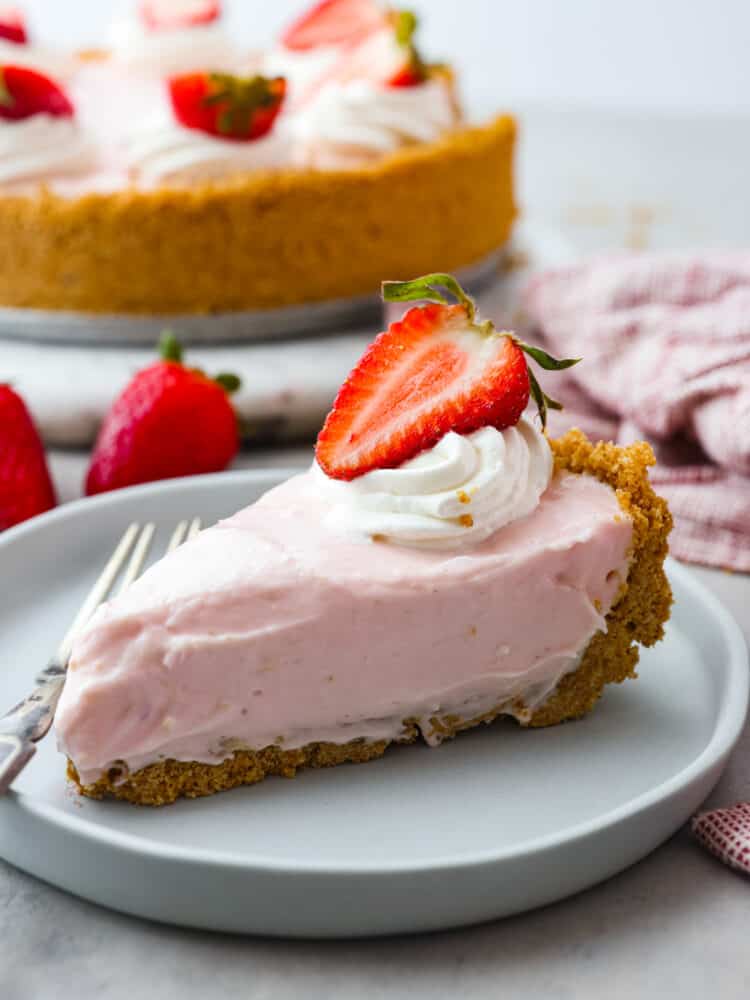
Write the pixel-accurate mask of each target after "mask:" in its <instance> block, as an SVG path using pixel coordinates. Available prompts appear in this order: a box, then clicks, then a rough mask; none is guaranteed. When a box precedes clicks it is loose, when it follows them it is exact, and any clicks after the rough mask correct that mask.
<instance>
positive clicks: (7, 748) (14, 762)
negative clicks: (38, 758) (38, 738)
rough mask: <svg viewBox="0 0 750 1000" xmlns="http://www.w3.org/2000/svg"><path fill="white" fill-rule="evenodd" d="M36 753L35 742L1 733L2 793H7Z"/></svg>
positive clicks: (0, 787)
mask: <svg viewBox="0 0 750 1000" xmlns="http://www.w3.org/2000/svg"><path fill="white" fill-rule="evenodd" d="M35 753H36V744H35V743H31V742H30V741H29V740H25V739H23V738H22V737H20V736H13V735H11V734H10V733H5V734H3V733H0V795H5V793H6V792H7V791H8V790H9V789H10V786H11V785H12V784H13V782H14V781H15V780H16V778H17V777H18V775H19V774H20V773H21V771H23V769H24V768H25V767H26V765H27V764H28V763H29V761H30V760H31V758H32V757H33V756H34V754H35Z"/></svg>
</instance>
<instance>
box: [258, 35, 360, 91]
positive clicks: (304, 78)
mask: <svg viewBox="0 0 750 1000" xmlns="http://www.w3.org/2000/svg"><path fill="white" fill-rule="evenodd" d="M340 54H341V49H340V48H339V47H338V46H336V45H318V46H316V47H315V48H312V49H305V50H302V51H295V50H292V49H287V48H285V47H284V46H283V45H279V46H277V47H276V48H274V49H271V50H270V52H267V53H266V54H265V55H264V56H263V68H262V72H263V73H264V74H265V75H266V76H284V77H286V80H287V85H288V86H289V89H290V97H293V98H297V97H301V96H302V95H304V94H305V93H306V92H307V90H308V89H309V88H310V87H312V86H313V85H314V84H315V83H316V82H317V81H318V80H320V79H321V78H322V77H323V75H324V74H325V73H328V72H329V71H330V70H331V69H332V68H333V66H334V65H335V63H336V60H337V59H338V58H339V57H340Z"/></svg>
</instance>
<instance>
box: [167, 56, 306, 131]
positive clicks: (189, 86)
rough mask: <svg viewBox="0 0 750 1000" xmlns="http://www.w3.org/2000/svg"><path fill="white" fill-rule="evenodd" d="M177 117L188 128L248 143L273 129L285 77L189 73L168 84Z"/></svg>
mask: <svg viewBox="0 0 750 1000" xmlns="http://www.w3.org/2000/svg"><path fill="white" fill-rule="evenodd" d="M169 95H170V98H171V101H172V107H173V109H174V113H175V117H176V118H177V120H178V121H179V122H180V124H182V125H184V126H185V128H190V129H195V130H196V131H200V132H206V133H207V134H208V135H213V136H216V137H217V138H222V139H234V140H236V141H240V142H248V141H251V140H253V139H259V138H261V136H263V135H265V134H266V133H267V132H269V131H270V130H271V128H272V127H273V123H274V121H275V120H276V117H277V116H278V114H279V112H280V111H281V106H282V104H283V102H284V98H285V95H286V81H285V79H284V77H282V76H279V77H273V78H271V77H266V76H252V77H240V76H233V75H232V74H230V73H188V74H185V75H183V76H175V77H172V79H171V80H170V81H169Z"/></svg>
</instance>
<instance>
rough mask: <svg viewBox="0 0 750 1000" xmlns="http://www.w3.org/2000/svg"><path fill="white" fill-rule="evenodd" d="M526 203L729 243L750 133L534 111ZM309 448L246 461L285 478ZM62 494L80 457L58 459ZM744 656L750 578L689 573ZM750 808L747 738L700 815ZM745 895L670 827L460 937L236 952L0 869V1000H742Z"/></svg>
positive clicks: (599, 224)
mask: <svg viewBox="0 0 750 1000" xmlns="http://www.w3.org/2000/svg"><path fill="white" fill-rule="evenodd" d="M522 121H523V125H524V136H525V139H524V145H523V148H522V153H521V158H520V175H521V195H522V201H523V203H524V205H526V206H529V209H530V210H529V215H530V216H532V217H536V218H538V219H540V220H543V221H544V223H545V225H551V226H556V227H558V228H559V229H561V230H562V231H563V232H564V233H565V235H566V236H567V237H568V238H570V239H571V241H572V242H573V243H574V244H575V245H576V246H578V247H579V248H580V249H582V250H589V249H595V248H598V247H607V246H623V245H627V246H632V247H643V246H649V245H650V246H658V247H663V246H691V245H696V246H697V245H711V246H716V245H725V246H727V245H736V244H738V243H739V242H740V241H742V240H746V238H747V233H748V232H750V199H747V198H746V197H745V194H744V190H745V187H746V177H747V164H748V162H749V159H750V157H749V156H748V154H750V122H748V121H732V120H729V119H712V120H707V119H706V120H698V119H696V120H693V119H688V118H683V119H671V118H670V119H667V118H665V119H656V118H654V119H648V120H644V119H641V118H638V117H635V116H629V115H609V116H604V115H601V114H598V113H593V112H592V113H588V112H587V113H583V112H567V113H551V112H545V111H540V110H529V111H528V112H527V113H526V114H525V115H524V116H523V119H522ZM307 454H308V453H307V451H305V450H302V451H299V450H297V451H293V452H279V453H274V454H273V455H270V456H269V455H265V454H254V455H246V456H244V457H243V462H242V464H256V465H260V464H268V461H272V462H273V463H274V464H278V465H290V464H298V463H300V462H301V461H303V460H304V459H305V457H306V456H307ZM54 468H55V473H56V475H57V477H58V481H59V482H60V484H61V490H62V493H63V496H64V497H67V496H70V495H71V494H72V493H73V491H74V490H75V488H76V484H77V483H78V482H79V481H80V476H81V474H82V469H83V459H82V458H81V457H80V456H78V455H75V454H72V453H71V454H67V455H66V454H59V455H56V456H55V457H54ZM695 572H696V573H697V575H698V576H699V578H700V579H701V580H702V581H703V582H704V583H705V584H706V585H707V586H708V587H709V588H710V589H711V590H713V591H714V593H716V594H717V595H718V596H719V597H720V598H721V599H722V600H723V601H724V602H725V603H726V604H727V606H728V607H729V608H730V610H732V611H733V613H734V615H735V616H736V617H737V619H738V620H739V621H740V623H741V625H742V628H743V630H744V633H745V636H746V638H747V639H748V641H749V642H750V577H747V576H741V575H732V574H728V573H723V572H720V571H716V570H708V569H696V570H695ZM742 798H750V731H747V730H746V732H745V734H744V736H743V739H742V741H741V743H740V746H739V747H738V749H737V751H736V752H735V754H734V756H733V758H732V760H731V762H730V764H729V767H728V768H727V771H726V773H725V774H724V777H723V778H722V780H721V782H720V783H719V785H718V786H717V788H716V789H715V791H714V793H713V794H712V796H711V799H710V800H709V801H710V804H730V803H733V802H735V801H737V800H738V799H742ZM749 912H750V882H749V881H748V880H746V879H744V878H742V877H741V876H739V875H736V874H734V873H732V872H730V871H729V870H728V869H726V868H724V867H723V866H722V865H720V864H719V863H718V862H716V861H715V860H713V859H712V858H711V857H709V856H708V855H707V854H705V853H704V852H703V851H701V850H700V849H698V847H697V846H696V845H695V843H694V842H693V841H692V839H691V838H690V836H689V834H688V833H687V831H685V830H683V831H681V832H680V833H678V834H677V835H676V836H675V837H673V838H672V839H671V840H670V841H669V842H668V843H666V844H665V845H664V846H662V847H661V848H659V849H658V850H657V851H655V852H654V853H653V854H652V855H651V856H649V857H648V858H646V859H645V860H644V861H642V862H641V863H640V864H638V865H636V866H635V867H634V868H631V869H630V870H628V871H626V872H624V873H622V874H621V875H619V876H617V877H616V878H613V879H611V880H610V881H608V882H606V883H604V884H603V885H600V886H598V887H596V888H594V889H591V890H589V891H587V892H585V893H582V894H580V895H579V896H576V897H574V898H572V899H569V900H567V901H564V902H562V903H558V904H556V905H554V906H550V907H547V908H545V909H543V910H539V911H537V912H534V913H529V914H526V915H523V916H519V917H514V918H510V919H507V920H504V921H500V922H497V923H494V924H489V925H485V926H481V927H476V928H472V929H468V930H462V931H454V932H447V933H444V934H433V935H428V936H422V937H416V938H393V939H384V940H378V941H369V942H368V941H364V942H342V943H336V942H325V943H321V942H304V943H303V942H287V941H266V940H260V939H248V938H232V937H227V936H223V935H210V934H202V933H197V932H193V931H185V930H180V929H175V928H170V927H163V926H158V925H155V924H149V923H146V922H143V921H139V920H136V919H133V918H130V917H124V916H120V915H118V914H115V913H110V912H108V911H105V910H102V909H99V908H97V907H95V906H93V905H91V904H89V903H85V902H82V901H80V900H78V899H75V898H73V897H70V896H67V895H65V894H64V893H62V892H59V891H58V890H56V889H52V888H50V887H48V886H46V885H44V884H42V883H40V882H38V881H36V880H35V879H33V878H31V877H29V876H27V875H24V874H22V873H20V872H18V871H15V870H14V869H12V868H10V867H9V866H7V865H4V864H2V863H1V862H0V942H1V944H0V995H1V996H2V997H3V1000H47V998H58V997H67V996H75V997H76V998H77V1000H89V998H94V997H95V998H97V1000H110V998H112V1000H115V998H124V997H141V996H144V997H145V996H158V997H159V998H163V1000H172V998H174V1000H177V998H180V1000H183V998H185V1000H192V998H196V1000H197V998H199V997H200V998H204V997H211V998H213V997H223V996H243V997H247V998H258V1000H261V998H262V1000H282V998H298V997H304V998H306V1000H314V998H318V997H320V998H342V1000H344V998H346V1000H355V998H360V997H362V998H365V997H367V998H379V997H402V996H403V997H406V996H409V997H424V998H427V997H429V998H430V1000H437V998H440V997H454V996H457V995H461V996H462V997H464V998H465V1000H473V998H489V997H495V996H500V995H502V996H509V997H516V996H521V995H523V996H524V997H526V998H536V997H539V998H542V997H543V998H561V1000H563V998H586V997H590V998H596V1000H600V998H601V997H603V996H606V997H608V998H609V1000H616V998H620V997H622V998H626V997H627V998H628V1000H632V998H633V997H659V998H670V997H680V998H683V1000H691V998H696V1000H697V998H704V997H707V996H714V997H721V998H727V1000H730V998H734V997H737V998H739V997H747V996H748V995H750V954H749V953H748V947H747V929H748V913H749Z"/></svg>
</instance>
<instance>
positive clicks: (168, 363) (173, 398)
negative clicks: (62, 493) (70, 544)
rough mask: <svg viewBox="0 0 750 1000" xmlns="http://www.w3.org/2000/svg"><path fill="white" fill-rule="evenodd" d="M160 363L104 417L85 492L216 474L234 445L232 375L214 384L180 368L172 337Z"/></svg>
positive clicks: (233, 452) (233, 451)
mask: <svg viewBox="0 0 750 1000" xmlns="http://www.w3.org/2000/svg"><path fill="white" fill-rule="evenodd" d="M160 346H161V359H160V360H159V361H155V362H154V363H153V364H152V365H149V366H148V368H144V369H142V370H141V371H139V372H136V374H135V375H134V376H133V378H132V380H131V381H130V382H129V383H128V385H127V386H126V387H125V388H124V389H123V391H122V392H121V393H120V395H119V396H118V397H117V399H116V400H115V401H114V403H113V404H112V407H111V409H110V411H109V413H108V414H107V415H106V417H105V418H104V423H103V424H102V427H101V430H100V431H99V436H98V438H97V441H96V446H95V447H94V452H93V455H92V456H91V464H90V465H89V469H88V473H87V476H86V494H87V495H89V496H90V495H91V494H93V493H104V492H106V491H107V490H115V489H119V488H120V487H122V486H134V485H136V484H137V483H148V482H152V481H154V480H157V479H171V478H174V477H175V476H190V475H198V474H199V473H205V472H221V471H222V469H225V468H226V467H227V465H229V463H230V462H231V461H232V459H233V458H234V456H235V455H236V454H237V449H238V448H239V429H238V425H237V415H236V414H235V412H234V409H233V407H232V404H231V402H230V399H229V396H230V394H231V393H232V392H235V391H236V390H237V389H238V388H239V385H240V380H239V379H238V378H237V376H236V375H217V376H216V378H214V379H211V378H209V377H208V376H207V375H205V374H204V373H203V372H202V371H199V370H198V369H196V368H188V367H187V366H186V365H184V364H183V363H182V350H181V348H180V345H179V343H178V342H177V340H176V339H175V338H174V337H173V336H172V335H171V334H165V335H164V336H163V337H162V341H161V345H160Z"/></svg>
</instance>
